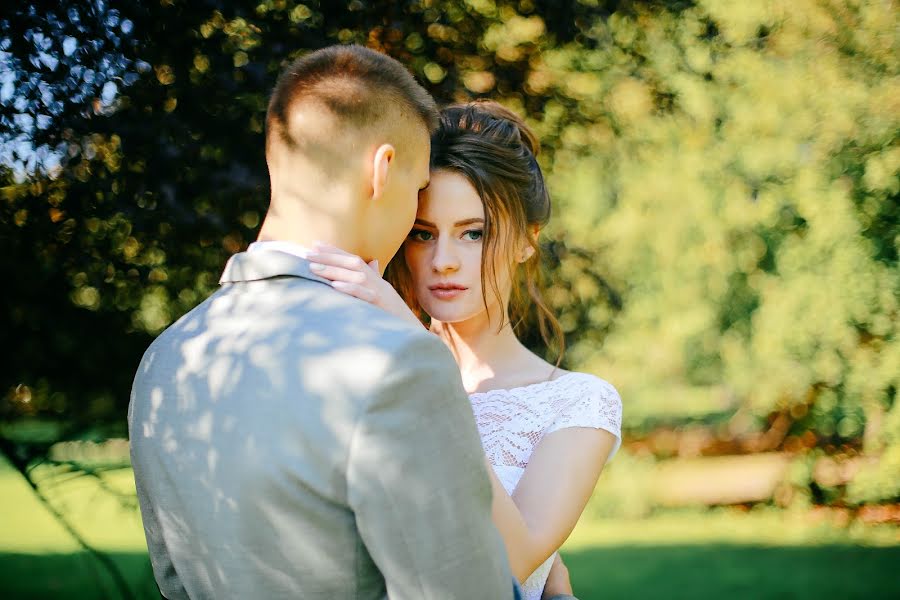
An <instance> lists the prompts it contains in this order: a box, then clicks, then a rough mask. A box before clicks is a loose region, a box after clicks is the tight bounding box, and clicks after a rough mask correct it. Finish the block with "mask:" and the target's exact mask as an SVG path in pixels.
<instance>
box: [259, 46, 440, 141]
mask: <svg viewBox="0 0 900 600" xmlns="http://www.w3.org/2000/svg"><path fill="white" fill-rule="evenodd" d="M298 102H311V103H315V104H319V105H321V106H323V107H324V108H325V109H327V110H328V111H329V112H330V113H331V114H333V115H334V116H335V117H336V118H337V119H338V120H340V121H342V122H344V123H346V124H347V125H350V126H353V127H371V126H377V125H378V124H379V122H380V121H382V120H385V119H391V118H396V113H394V112H393V111H390V110H386V107H387V106H390V105H391V104H393V105H395V106H396V105H398V104H399V106H400V108H401V110H403V109H406V110H403V112H407V113H408V112H411V113H412V114H414V115H416V116H418V117H419V118H420V119H421V120H422V124H423V125H425V127H426V128H427V129H428V132H429V133H432V132H433V131H434V130H435V129H436V128H437V124H438V119H439V116H438V109H437V106H436V105H435V102H434V99H432V97H431V96H430V95H429V94H428V92H426V91H425V89H424V88H423V87H422V86H421V85H419V83H418V82H416V80H415V78H414V77H413V76H412V74H411V73H410V72H409V71H407V70H406V68H405V67H404V66H403V65H402V64H400V63H399V62H397V61H396V60H395V59H393V58H391V57H390V56H387V55H385V54H381V53H379V52H376V51H374V50H370V49H368V48H364V47H362V46H356V45H348V46H328V47H326V48H322V49H320V50H316V51H314V52H311V53H309V54H306V55H304V56H302V57H300V58H298V59H297V60H295V61H294V62H293V63H291V64H290V66H288V67H287V68H286V69H285V70H284V71H283V72H282V73H281V76H280V77H279V78H278V82H277V83H276V84H275V89H274V91H273V92H272V97H271V99H270V100H269V108H268V112H267V113H266V137H267V140H266V144H267V145H268V144H269V143H270V141H271V140H270V139H268V138H269V137H270V136H272V135H279V136H280V137H281V139H282V141H283V142H284V143H285V144H287V146H288V147H289V148H296V147H297V146H298V144H299V143H300V142H301V140H294V139H292V137H291V135H290V133H289V131H290V124H289V123H288V113H289V112H290V108H291V106H292V105H294V104H295V103H298Z"/></svg>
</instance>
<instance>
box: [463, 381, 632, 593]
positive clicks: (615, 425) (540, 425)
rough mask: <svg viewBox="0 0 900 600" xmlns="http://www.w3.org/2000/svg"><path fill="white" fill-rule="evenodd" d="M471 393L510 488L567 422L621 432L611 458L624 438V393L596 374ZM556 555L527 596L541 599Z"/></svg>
mask: <svg viewBox="0 0 900 600" xmlns="http://www.w3.org/2000/svg"><path fill="white" fill-rule="evenodd" d="M469 399H470V400H471V402H472V409H473V410H474V412H475V421H476V423H477V424H478V432H479V433H480V434H481V443H482V445H483V446H484V450H485V453H486V454H487V456H488V459H489V460H490V462H491V464H492V465H493V466H494V471H495V472H496V473H497V478H498V479H499V480H500V482H501V483H502V484H503V487H504V488H506V491H507V492H509V493H510V494H512V493H513V491H514V490H515V489H516V486H517V485H518V483H519V479H520V478H521V477H522V474H523V473H524V472H525V467H526V466H528V460H529V459H530V458H531V453H532V452H533V451H534V449H535V448H536V447H537V445H538V443H539V442H540V441H541V439H542V438H543V437H544V436H545V435H547V434H548V433H552V432H554V431H558V430H560V429H565V428H567V427H592V428H596V429H605V430H606V431H609V432H610V433H612V434H613V435H615V436H616V443H615V446H614V447H613V450H612V452H611V453H610V455H609V458H612V457H613V455H614V454H615V453H616V451H617V450H618V449H619V445H620V444H621V438H622V435H621V427H622V401H621V399H620V398H619V393H618V392H617V391H616V389H615V388H614V387H613V386H612V385H611V384H609V383H608V382H606V381H604V380H602V379H600V378H599V377H595V376H593V375H588V374H586V373H566V374H565V375H562V376H561V377H558V378H556V379H553V380H551V381H543V382H540V383H535V384H532V385H527V386H524V387H518V388H512V389H508V390H491V391H489V392H481V393H475V394H470V395H469ZM607 460H608V459H607ZM553 558H554V557H553V556H551V557H550V558H548V559H547V561H546V562H545V563H544V564H542V565H541V566H540V567H538V568H537V570H535V572H534V573H532V575H531V577H529V578H528V580H527V581H526V582H525V584H524V585H523V586H522V591H523V592H524V594H523V598H524V600H540V597H541V594H542V593H543V590H544V583H545V582H546V581H547V575H548V574H549V573H550V567H551V565H552V564H553Z"/></svg>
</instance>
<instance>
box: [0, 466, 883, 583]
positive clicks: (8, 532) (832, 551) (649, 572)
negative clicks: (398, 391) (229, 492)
mask: <svg viewBox="0 0 900 600" xmlns="http://www.w3.org/2000/svg"><path fill="white" fill-rule="evenodd" d="M107 483H108V484H109V485H110V486H111V487H112V488H114V489H121V490H122V491H128V489H129V486H130V485H131V482H130V473H129V472H128V471H127V470H124V471H121V472H115V473H112V474H111V475H110V477H109V480H108V482H107ZM48 496H49V497H50V498H51V501H52V502H53V503H54V505H55V506H59V507H62V508H64V509H65V511H66V514H69V515H71V516H72V517H73V519H74V521H75V524H76V529H77V530H78V531H79V532H80V533H81V534H82V535H83V536H84V537H85V538H86V539H87V540H88V541H89V542H90V543H91V544H92V545H94V546H95V547H97V548H99V549H101V550H102V551H103V552H104V554H106V555H107V556H108V557H109V558H110V559H111V560H112V561H114V563H115V564H116V565H117V567H118V568H119V570H120V571H121V572H122V574H123V576H124V578H125V580H126V582H127V585H128V586H129V588H130V589H131V590H132V595H133V597H135V598H139V599H140V598H156V597H158V596H157V595H156V589H155V586H154V584H153V581H152V576H151V571H150V564H149V560H148V559H147V555H146V550H145V547H144V540H143V532H142V530H141V527H140V519H139V518H138V516H137V514H136V513H135V511H133V510H129V509H127V508H124V507H122V506H121V505H120V504H119V503H118V502H117V501H115V500H114V499H112V498H110V497H109V495H108V494H106V493H105V492H103V491H102V490H99V489H98V488H97V485H96V482H94V481H93V480H91V479H89V478H78V479H75V480H72V481H70V482H67V483H61V484H59V485H57V486H56V487H55V488H51V489H49V490H48ZM563 556H564V558H565V560H566V561H567V564H568V565H569V569H570V571H571V573H572V580H573V584H574V586H575V591H576V593H577V595H578V597H579V598H580V599H581V600H592V599H600V598H603V599H606V598H629V599H630V598H666V599H670V598H692V599H693V598H720V597H722V598H726V597H727V598H748V599H749V598H753V599H755V598H773V599H774V598H797V599H800V598H816V599H818V598H866V599H867V600H870V599H878V598H896V597H900V579H898V577H897V572H896V571H897V565H900V528H897V527H889V526H881V527H873V526H863V525H862V524H858V523H854V524H851V525H850V526H844V525H842V524H841V523H840V522H839V520H836V519H835V518H834V515H832V514H831V513H812V512H810V511H808V510H802V509H798V510H796V511H783V510H776V509H763V510H755V511H750V512H747V513H742V512H739V511H735V510H725V509H718V510H711V511H709V510H707V511H704V510H685V511H680V512H673V511H668V512H665V513H661V514H657V515H654V516H651V517H648V518H644V519H585V521H584V522H583V523H580V524H579V526H578V527H577V528H576V530H575V532H574V533H573V535H572V537H571V538H570V539H569V541H568V542H567V544H566V546H565V547H564V549H563ZM0 578H2V581H3V584H2V588H0V592H2V597H3V598H4V599H6V598H29V599H31V598H79V599H89V598H119V597H120V594H119V593H118V592H117V590H116V587H115V585H114V584H113V582H112V580H111V579H110V577H109V576H108V575H107V573H106V572H105V571H104V569H102V568H101V567H100V564H99V562H98V560H97V559H96V558H95V557H93V556H91V555H89V554H88V553H86V552H84V551H82V550H80V548H79V546H78V545H77V544H76V543H74V542H73V541H72V539H71V536H69V535H68V534H67V533H66V531H65V529H63V528H62V527H61V526H60V525H59V524H58V523H56V522H55V521H54V519H53V517H52V516H51V515H50V514H49V513H48V512H47V511H46V509H45V508H44V507H43V506H42V505H41V504H40V503H39V502H37V500H35V498H34V496H33V494H32V492H31V490H30V489H29V488H28V486H27V485H26V484H25V483H24V481H22V480H21V478H20V477H19V476H18V474H17V473H16V472H15V471H13V470H12V469H11V468H9V467H8V466H7V465H5V464H0Z"/></svg>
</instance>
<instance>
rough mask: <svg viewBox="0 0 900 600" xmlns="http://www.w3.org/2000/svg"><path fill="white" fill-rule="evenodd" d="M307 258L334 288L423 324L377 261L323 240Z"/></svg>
mask: <svg viewBox="0 0 900 600" xmlns="http://www.w3.org/2000/svg"><path fill="white" fill-rule="evenodd" d="M308 259H309V261H310V269H311V270H312V272H313V273H315V274H316V275H318V276H319V277H324V278H325V279H328V280H329V281H330V282H331V287H333V288H334V289H336V290H338V291H341V292H344V293H345V294H348V295H350V296H353V297H355V298H359V299H360V300H364V301H366V302H368V303H370V304H374V305H375V306H378V307H379V308H382V309H384V310H386V311H387V312H389V313H391V314H393V315H396V316H398V317H400V318H402V319H407V320H408V321H410V322H411V323H416V324H417V325H419V326H420V327H421V326H422V322H421V321H420V320H419V319H418V317H416V315H415V314H413V312H412V310H410V308H409V306H407V304H406V302H404V301H403V299H402V298H401V297H400V294H398V293H397V290H395V289H394V288H393V287H392V286H391V284H389V283H388V282H387V281H385V280H384V279H383V278H382V277H381V273H380V272H379V271H378V261H374V260H373V261H372V262H371V263H367V262H366V261H364V260H363V259H362V258H360V257H358V256H356V255H355V254H350V253H349V252H345V251H343V250H341V249H340V248H336V247H334V246H328V245H324V244H317V245H316V247H315V248H314V249H313V252H312V253H310V254H309V256H308Z"/></svg>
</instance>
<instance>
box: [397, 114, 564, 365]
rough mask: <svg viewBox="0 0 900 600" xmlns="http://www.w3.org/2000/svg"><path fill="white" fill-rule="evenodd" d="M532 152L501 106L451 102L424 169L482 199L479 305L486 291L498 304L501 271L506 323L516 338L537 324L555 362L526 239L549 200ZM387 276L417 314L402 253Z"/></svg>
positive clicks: (554, 326)
mask: <svg viewBox="0 0 900 600" xmlns="http://www.w3.org/2000/svg"><path fill="white" fill-rule="evenodd" d="M539 151H540V146H539V144H538V141H537V137H536V136H535V135H534V132H532V131H531V129H530V128H529V127H528V126H527V125H526V124H525V122H524V121H523V120H522V119H521V118H520V117H519V116H518V115H516V114H515V113H514V112H512V111H510V110H509V109H507V108H505V107H504V106H502V105H500V104H498V103H496V102H492V101H475V102H469V103H466V104H457V105H452V106H448V107H446V108H444V109H442V110H441V115H440V123H439V125H438V129H437V131H435V133H434V134H433V135H432V138H431V170H432V171H451V172H454V173H459V174H460V175H462V176H463V177H465V178H466V179H467V180H468V181H469V183H471V184H472V186H473V187H474V188H475V190H476V191H477V192H478V195H479V196H480V197H481V202H482V204H483V206H484V216H485V223H484V236H483V238H482V239H483V240H484V241H483V243H484V247H483V253H482V257H481V284H482V285H481V288H482V292H483V294H484V303H485V307H487V306H488V297H487V294H488V290H490V292H491V293H492V294H493V295H494V299H495V300H496V301H497V304H498V305H499V306H503V298H502V293H501V290H500V285H499V282H498V279H497V269H498V268H508V269H509V272H510V275H511V278H512V293H511V296H510V301H509V319H510V321H511V323H512V325H513V328H514V330H515V331H516V333H517V334H519V333H520V331H519V330H520V328H521V327H522V326H523V324H527V323H529V322H533V321H531V319H532V318H534V319H536V321H537V325H538V328H539V330H540V333H541V337H542V338H543V340H544V342H545V343H546V344H547V346H548V347H551V346H555V349H556V350H557V355H558V360H557V364H559V362H560V361H561V360H562V355H563V351H564V349H565V340H564V337H563V333H562V328H561V327H560V325H559V321H557V319H556V317H555V316H554V315H553V313H552V312H551V311H550V309H549V308H548V307H547V304H546V302H545V301H544V299H543V296H542V295H541V283H542V271H541V249H540V246H539V245H538V242H537V239H536V238H535V236H534V234H533V232H534V229H535V228H537V229H540V228H542V227H543V226H544V225H546V224H547V222H548V221H549V220H550V195H549V193H548V192H547V186H546V184H545V183H544V175H543V173H542V172H541V168H540V166H539V165H538V162H537V155H538V152H539ZM527 247H530V248H531V250H532V254H531V255H530V257H527V256H520V252H519V250H520V249H521V248H527ZM504 263H505V264H504ZM520 267H521V268H520ZM386 276H387V278H388V279H389V281H391V283H392V284H394V286H395V288H396V289H397V290H398V291H400V293H401V295H402V296H403V297H404V299H405V300H406V301H407V303H409V305H410V306H411V307H412V308H413V309H414V310H416V311H417V312H419V313H420V314H421V312H422V311H421V307H420V306H419V304H418V302H417V301H416V299H415V295H414V293H413V288H412V285H411V284H412V282H411V276H410V273H409V269H408V267H407V265H406V264H405V261H404V260H403V252H398V253H397V257H396V258H395V259H394V260H393V261H391V264H390V266H389V269H388V271H387V275H386ZM532 310H533V311H534V312H531V311H532ZM422 316H424V315H422ZM504 318H505V315H504ZM504 324H505V322H501V323H500V324H499V327H498V329H499V328H502V327H503V325H504ZM554 342H555V343H554Z"/></svg>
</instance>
